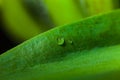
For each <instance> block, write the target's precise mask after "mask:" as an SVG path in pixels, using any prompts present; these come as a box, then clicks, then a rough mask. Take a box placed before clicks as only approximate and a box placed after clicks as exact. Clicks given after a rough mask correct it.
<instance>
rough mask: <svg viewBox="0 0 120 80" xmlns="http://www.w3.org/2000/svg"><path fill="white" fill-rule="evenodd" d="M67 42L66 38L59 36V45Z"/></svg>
mask: <svg viewBox="0 0 120 80" xmlns="http://www.w3.org/2000/svg"><path fill="white" fill-rule="evenodd" d="M64 43H65V39H64V38H58V45H60V46H62V45H64Z"/></svg>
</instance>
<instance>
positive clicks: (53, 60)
mask: <svg viewBox="0 0 120 80" xmlns="http://www.w3.org/2000/svg"><path fill="white" fill-rule="evenodd" d="M119 14H120V10H116V11H113V12H110V13H106V14H102V15H98V16H94V17H89V18H87V19H84V20H81V21H78V22H75V23H72V24H67V25H63V26H59V27H57V28H54V29H51V30H49V31H47V32H44V33H42V34H40V35H38V36H36V37H34V38H32V39H30V40H28V41H25V42H24V43H22V44H20V45H18V46H17V47H15V48H13V49H11V50H9V51H7V52H5V53H3V54H2V55H0V74H1V75H0V78H1V80H50V79H51V80H56V79H58V80H61V79H63V80H64V79H65V80H66V79H69V80H79V79H82V80H87V79H89V80H90V79H91V80H93V79H95V80H96V79H99V80H101V79H103V80H106V79H107V80H108V79H112V78H113V79H120V78H119V76H117V75H119V74H120V72H119V70H120V16H119ZM109 75H111V76H109Z"/></svg>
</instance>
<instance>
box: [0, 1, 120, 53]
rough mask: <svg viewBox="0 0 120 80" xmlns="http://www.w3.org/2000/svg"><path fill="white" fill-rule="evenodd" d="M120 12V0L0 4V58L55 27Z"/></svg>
mask: <svg viewBox="0 0 120 80" xmlns="http://www.w3.org/2000/svg"><path fill="white" fill-rule="evenodd" d="M119 8H120V0H0V54H2V53H3V52H5V51H7V50H9V49H11V48H13V47H15V46H17V45H18V44H20V43H22V42H24V41H26V40H28V39H30V38H32V37H34V36H36V35H38V34H41V33H43V32H45V31H48V30H49V29H52V28H55V27H57V26H62V25H66V24H70V23H73V22H76V21H79V20H82V19H85V18H87V17H91V16H95V15H99V14H103V13H106V12H110V11H112V10H115V9H119Z"/></svg>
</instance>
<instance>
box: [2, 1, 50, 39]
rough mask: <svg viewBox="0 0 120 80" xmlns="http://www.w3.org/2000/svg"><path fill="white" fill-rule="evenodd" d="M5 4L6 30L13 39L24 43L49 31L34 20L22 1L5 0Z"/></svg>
mask: <svg viewBox="0 0 120 80" xmlns="http://www.w3.org/2000/svg"><path fill="white" fill-rule="evenodd" d="M3 4H4V5H3V14H4V21H5V24H6V27H5V30H6V32H7V33H8V35H10V36H11V35H12V36H11V37H13V39H15V40H17V41H24V40H26V39H29V38H31V37H33V36H35V35H37V34H39V33H42V32H44V31H46V30H48V29H49V27H46V26H45V25H43V24H42V23H41V24H37V22H35V21H34V20H33V19H32V17H31V16H30V14H29V13H28V12H27V10H26V9H25V8H24V6H23V2H22V0H4V1H3Z"/></svg>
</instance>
